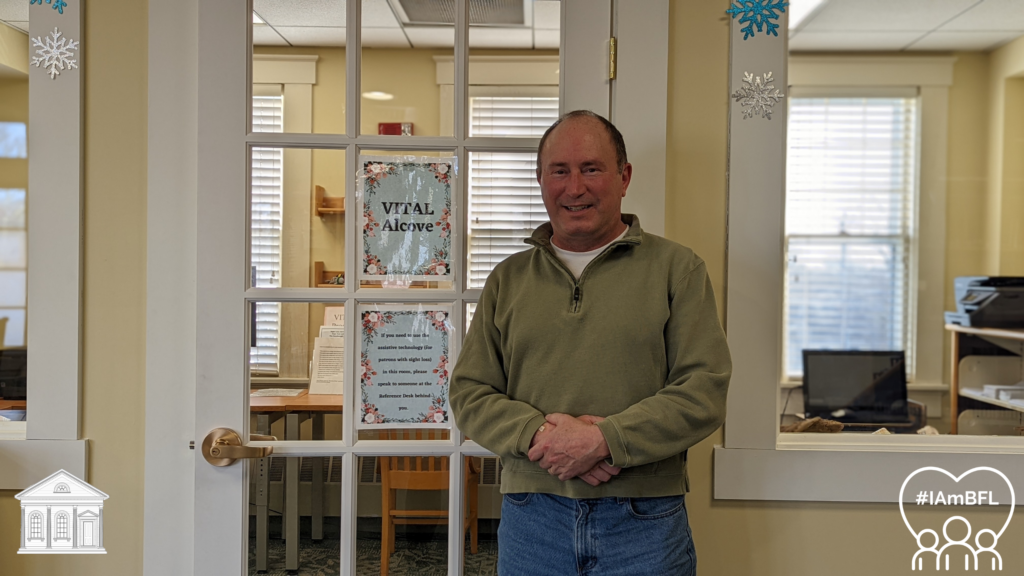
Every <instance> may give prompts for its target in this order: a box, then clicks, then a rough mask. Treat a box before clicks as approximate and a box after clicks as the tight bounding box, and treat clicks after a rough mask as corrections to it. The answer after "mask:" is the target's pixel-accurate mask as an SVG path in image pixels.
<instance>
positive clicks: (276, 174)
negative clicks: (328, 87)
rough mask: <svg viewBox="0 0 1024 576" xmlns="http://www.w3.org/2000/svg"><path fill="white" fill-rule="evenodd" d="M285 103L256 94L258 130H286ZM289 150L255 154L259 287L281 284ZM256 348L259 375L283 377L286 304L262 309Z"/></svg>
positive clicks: (254, 365)
mask: <svg viewBox="0 0 1024 576" xmlns="http://www.w3.org/2000/svg"><path fill="white" fill-rule="evenodd" d="M283 116H284V99H283V98H282V97H281V96H253V99H252V118H253V132H282V131H283V128H284V123H283ZM283 164H284V151H283V150H282V149H281V148H253V150H252V222H251V228H252V232H251V234H252V240H251V246H252V268H253V271H252V273H253V286H254V287H256V288H279V287H280V286H281V228H282V214H281V207H282V204H283V196H284V188H283V178H284V175H283ZM255 306H256V322H255V326H256V346H255V347H254V348H252V352H251V354H250V355H249V368H250V369H251V371H252V372H253V373H259V374H275V375H276V374H277V373H278V355H279V350H278V348H279V344H280V338H281V304H280V303H277V302H258V303H257V304H256V305H255Z"/></svg>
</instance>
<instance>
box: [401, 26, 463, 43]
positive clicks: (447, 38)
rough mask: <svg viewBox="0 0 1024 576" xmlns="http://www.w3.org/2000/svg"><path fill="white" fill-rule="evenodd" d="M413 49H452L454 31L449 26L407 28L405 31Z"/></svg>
mask: <svg viewBox="0 0 1024 576" xmlns="http://www.w3.org/2000/svg"><path fill="white" fill-rule="evenodd" d="M405 33H406V35H408V36H409V41H410V42H412V47H413V48H452V47H453V46H455V29H454V28H452V27H451V26H408V27H406V29H405Z"/></svg>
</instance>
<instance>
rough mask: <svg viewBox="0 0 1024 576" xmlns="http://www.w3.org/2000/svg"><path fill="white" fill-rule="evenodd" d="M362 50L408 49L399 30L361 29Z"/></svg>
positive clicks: (403, 35) (406, 41)
mask: <svg viewBox="0 0 1024 576" xmlns="http://www.w3.org/2000/svg"><path fill="white" fill-rule="evenodd" d="M362 34H363V47H364V48H409V41H408V40H406V39H405V34H403V33H402V29H401V28H363V31H362Z"/></svg>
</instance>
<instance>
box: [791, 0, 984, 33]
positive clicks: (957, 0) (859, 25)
mask: <svg viewBox="0 0 1024 576" xmlns="http://www.w3.org/2000/svg"><path fill="white" fill-rule="evenodd" d="M977 1H978V0H829V2H828V3H827V4H825V6H824V7H823V8H822V9H821V10H819V11H818V13H817V14H815V15H814V17H813V18H812V19H811V20H810V21H808V22H807V23H806V24H804V26H803V28H802V29H803V30H804V31H808V32H826V31H843V32H848V31H901V32H904V31H905V32H913V31H921V32H926V31H928V30H934V29H935V28H936V27H937V26H940V25H941V24H942V23H943V22H946V21H947V20H949V19H951V18H954V17H955V16H957V15H958V14H960V13H961V12H963V11H964V10H967V9H968V8H970V7H971V6H972V5H974V4H976V3H977Z"/></svg>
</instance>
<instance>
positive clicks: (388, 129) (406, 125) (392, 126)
mask: <svg viewBox="0 0 1024 576" xmlns="http://www.w3.org/2000/svg"><path fill="white" fill-rule="evenodd" d="M377 134H380V135H381V136H412V122H380V123H378V124H377Z"/></svg>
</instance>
